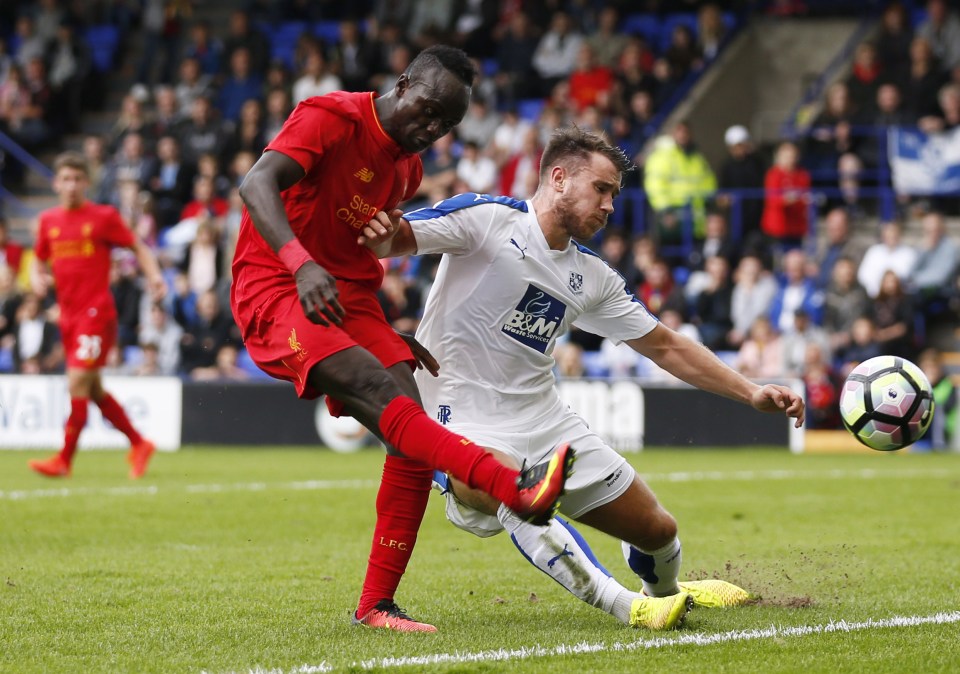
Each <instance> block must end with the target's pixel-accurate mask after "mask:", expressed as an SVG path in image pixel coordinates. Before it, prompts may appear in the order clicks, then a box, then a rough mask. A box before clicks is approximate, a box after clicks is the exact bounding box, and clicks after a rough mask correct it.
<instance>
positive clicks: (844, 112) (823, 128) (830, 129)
mask: <svg viewBox="0 0 960 674" xmlns="http://www.w3.org/2000/svg"><path fill="white" fill-rule="evenodd" d="M857 112H858V111H857V109H856V108H855V107H854V103H853V99H852V98H851V97H850V88H849V87H848V86H847V84H846V83H844V82H835V83H834V84H832V85H831V86H830V88H829V89H827V99H826V104H825V105H824V109H823V111H822V112H821V113H820V114H819V115H817V118H816V119H814V120H813V125H812V126H811V128H810V135H809V137H808V138H807V147H806V155H807V157H806V164H807V165H808V166H810V168H811V169H812V170H823V171H832V170H835V169H836V166H837V161H838V160H839V159H840V156H841V155H842V154H844V153H847V152H852V151H855V149H856V148H855V141H856V139H855V138H854V137H853V135H852V134H851V130H850V127H851V125H853V124H855V123H856V119H857Z"/></svg>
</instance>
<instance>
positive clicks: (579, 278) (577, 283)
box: [570, 271, 583, 295]
mask: <svg viewBox="0 0 960 674" xmlns="http://www.w3.org/2000/svg"><path fill="white" fill-rule="evenodd" d="M570 290H572V291H573V292H575V293H577V294H578V295H579V294H580V293H581V292H583V274H581V273H579V272H575V271H572V272H570Z"/></svg>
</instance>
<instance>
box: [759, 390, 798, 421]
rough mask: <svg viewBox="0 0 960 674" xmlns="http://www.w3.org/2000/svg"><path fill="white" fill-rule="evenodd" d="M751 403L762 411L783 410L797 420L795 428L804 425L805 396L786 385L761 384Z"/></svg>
mask: <svg viewBox="0 0 960 674" xmlns="http://www.w3.org/2000/svg"><path fill="white" fill-rule="evenodd" d="M750 404H751V405H753V407H754V409H758V410H760V411H761V412H780V411H781V410H782V411H783V413H784V414H786V415H787V416H788V417H790V418H793V419H796V420H797V421H796V423H795V424H794V427H795V428H800V427H801V426H803V418H804V405H803V398H801V397H800V396H799V395H798V394H797V393H796V392H795V391H792V390H791V389H789V388H787V387H786V386H779V385H777V384H766V385H765V386H761V387H760V388H758V389H757V390H756V391H754V392H753V395H752V396H751V399H750Z"/></svg>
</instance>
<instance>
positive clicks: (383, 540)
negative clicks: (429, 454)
mask: <svg viewBox="0 0 960 674" xmlns="http://www.w3.org/2000/svg"><path fill="white" fill-rule="evenodd" d="M388 372H390V374H391V376H392V377H393V378H394V379H395V380H396V382H397V385H398V386H399V387H400V388H401V390H403V392H404V394H405V395H407V396H409V397H410V398H411V399H413V400H415V401H416V402H417V403H418V404H420V393H419V391H418V390H417V385H416V382H415V381H414V379H413V374H412V373H411V370H410V366H409V364H408V363H406V362H401V363H397V364H396V365H393V366H391V367H390V368H388ZM346 411H347V412H348V413H351V414H352V412H353V411H352V410H350V409H347V410H346ZM374 432H375V434H376V435H378V437H380V439H381V440H383V437H382V436H381V434H380V433H379V429H376V430H375V431H374ZM384 442H385V443H386V441H384ZM432 477H433V469H432V468H430V467H429V466H426V465H424V464H422V463H420V462H419V461H415V460H413V459H408V458H407V457H405V456H403V455H402V454H401V453H399V452H398V451H397V450H396V449H394V448H393V447H391V446H390V445H389V444H387V456H386V459H385V460H384V463H383V476H382V477H381V479H380V488H379V490H378V491H377V501H376V509H377V523H376V526H375V528H374V533H373V543H372V545H371V547H370V557H369V559H368V560H367V572H366V576H365V577H364V580H363V590H362V591H361V593H360V601H359V602H358V605H357V610H356V612H355V613H354V620H355V621H356V622H357V623H359V624H363V625H367V626H370V627H389V628H391V629H399V630H403V631H417V632H434V631H436V628H435V627H434V626H433V625H429V624H426V623H421V622H417V621H415V620H411V619H410V618H409V617H408V616H406V615H405V614H404V613H403V611H402V610H401V609H399V608H398V607H397V605H396V603H395V601H394V596H395V594H396V591H397V587H399V585H400V579H401V578H402V577H403V574H404V572H405V571H406V569H407V564H408V563H409V561H410V556H411V555H412V554H413V548H414V545H416V542H417V532H418V531H419V529H420V523H421V522H422V521H423V514H424V512H425V511H426V509H427V500H428V499H429V496H430V483H431V480H432Z"/></svg>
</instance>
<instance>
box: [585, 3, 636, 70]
mask: <svg viewBox="0 0 960 674" xmlns="http://www.w3.org/2000/svg"><path fill="white" fill-rule="evenodd" d="M619 26H620V13H619V11H618V9H617V7H616V6H614V5H604V6H603V7H602V8H601V9H600V11H599V13H598V14H597V28H596V30H595V31H594V32H592V33H591V34H590V35H589V36H587V38H586V40H585V43H586V44H587V45H589V46H590V48H591V49H592V50H593V54H594V57H595V58H596V62H597V64H598V65H600V66H603V67H605V68H608V69H613V68H615V67H616V66H617V63H618V61H619V60H620V54H621V53H622V52H623V50H624V48H625V47H626V46H627V42H629V40H630V38H629V37H628V36H627V35H626V34H624V33H622V32H620V30H619Z"/></svg>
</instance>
